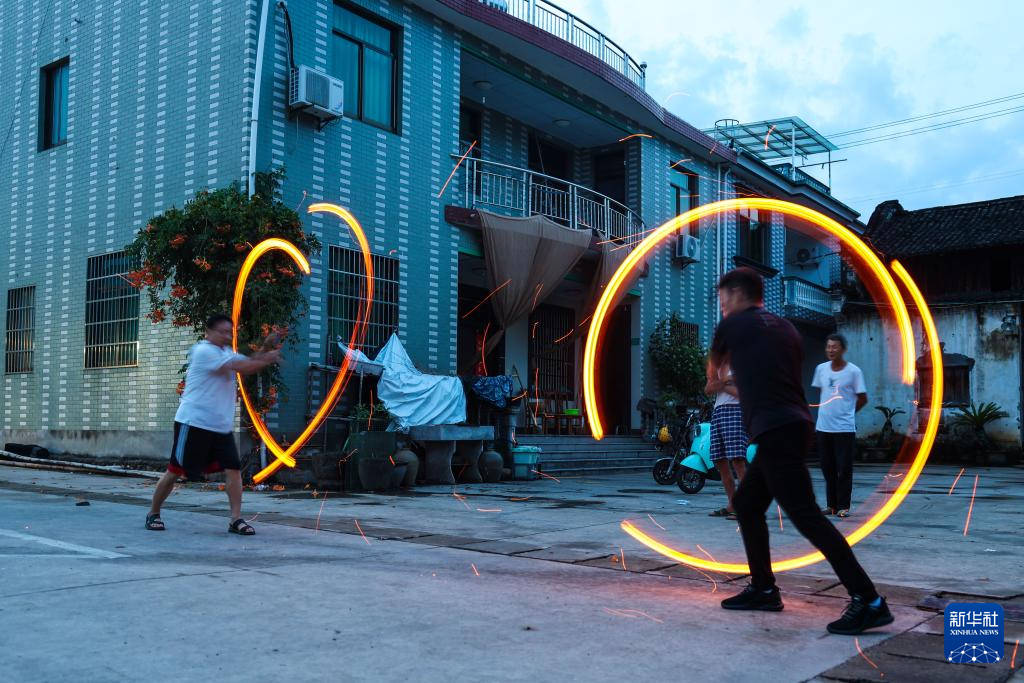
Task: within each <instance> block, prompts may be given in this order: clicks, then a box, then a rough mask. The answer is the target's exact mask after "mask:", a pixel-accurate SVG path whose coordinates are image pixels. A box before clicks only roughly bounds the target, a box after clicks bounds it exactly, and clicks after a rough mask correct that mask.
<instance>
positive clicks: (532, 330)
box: [530, 320, 540, 339]
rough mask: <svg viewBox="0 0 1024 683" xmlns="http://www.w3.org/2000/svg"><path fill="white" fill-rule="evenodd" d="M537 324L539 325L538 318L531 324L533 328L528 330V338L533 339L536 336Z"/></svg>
mask: <svg viewBox="0 0 1024 683" xmlns="http://www.w3.org/2000/svg"><path fill="white" fill-rule="evenodd" d="M537 325H540V321H539V320H538V321H537V322H535V323H534V324H533V328H532V329H531V330H530V339H535V338H536V337H537Z"/></svg>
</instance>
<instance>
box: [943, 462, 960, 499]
mask: <svg viewBox="0 0 1024 683" xmlns="http://www.w3.org/2000/svg"><path fill="white" fill-rule="evenodd" d="M962 476H964V468H963V467H961V468H960V474H958V475H956V479H954V480H953V485H952V486H950V487H949V493H947V494H946V495H947V496H951V495H953V489H955V488H956V483H957V482H958V481H960V477H962Z"/></svg>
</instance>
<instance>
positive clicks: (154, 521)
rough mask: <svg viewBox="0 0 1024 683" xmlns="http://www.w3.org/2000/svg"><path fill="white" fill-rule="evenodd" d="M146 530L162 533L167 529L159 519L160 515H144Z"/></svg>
mask: <svg viewBox="0 0 1024 683" xmlns="http://www.w3.org/2000/svg"><path fill="white" fill-rule="evenodd" d="M146 529H148V530H149V531H164V530H166V529H167V527H165V526H164V521H163V520H162V519H160V515H159V513H158V514H155V515H146Z"/></svg>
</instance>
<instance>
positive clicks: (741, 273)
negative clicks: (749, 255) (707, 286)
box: [718, 267, 764, 302]
mask: <svg viewBox="0 0 1024 683" xmlns="http://www.w3.org/2000/svg"><path fill="white" fill-rule="evenodd" d="M718 288H719V289H738V290H740V291H741V292H743V296H745V297H746V298H748V299H750V300H751V301H754V302H758V301H764V280H763V279H762V278H761V275H760V274H759V273H758V272H757V271H756V270H754V269H753V268H745V267H740V268H734V269H733V270H730V271H729V272H728V273H726V274H725V275H723V276H722V279H721V280H719V281H718Z"/></svg>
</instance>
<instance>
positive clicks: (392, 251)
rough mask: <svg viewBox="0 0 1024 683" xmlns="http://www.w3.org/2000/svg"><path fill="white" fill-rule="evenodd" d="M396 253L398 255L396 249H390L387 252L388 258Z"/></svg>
mask: <svg viewBox="0 0 1024 683" xmlns="http://www.w3.org/2000/svg"><path fill="white" fill-rule="evenodd" d="M397 253H398V250H397V249H392V250H390V251H389V252H388V256H391V255H392V254H397Z"/></svg>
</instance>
